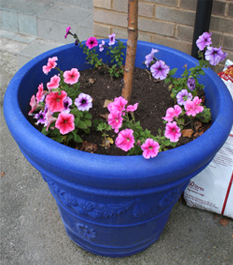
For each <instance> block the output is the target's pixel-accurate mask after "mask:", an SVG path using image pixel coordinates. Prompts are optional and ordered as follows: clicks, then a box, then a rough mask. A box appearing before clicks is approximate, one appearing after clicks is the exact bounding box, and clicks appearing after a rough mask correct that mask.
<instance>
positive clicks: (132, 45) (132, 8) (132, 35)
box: [122, 0, 138, 103]
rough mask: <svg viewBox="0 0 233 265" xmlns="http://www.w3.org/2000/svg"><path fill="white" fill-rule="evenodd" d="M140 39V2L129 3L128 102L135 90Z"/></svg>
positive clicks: (123, 92) (125, 93)
mask: <svg viewBox="0 0 233 265" xmlns="http://www.w3.org/2000/svg"><path fill="white" fill-rule="evenodd" d="M137 39H138V0H129V1H128V40H127V50H126V60H125V70H124V87H123V89H122V96H123V97H124V98H125V99H127V100H128V103H129V102H130V99H131V94H132V88H133V71H134V64H135V57H136V50H137Z"/></svg>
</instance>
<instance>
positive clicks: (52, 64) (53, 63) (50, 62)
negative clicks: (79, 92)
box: [42, 56, 58, 75]
mask: <svg viewBox="0 0 233 265" xmlns="http://www.w3.org/2000/svg"><path fill="white" fill-rule="evenodd" d="M57 60H58V58H57V57H56V56H54V57H52V58H49V59H48V63H47V65H44V66H43V67H42V69H43V72H44V73H45V74H46V75H47V74H48V73H49V72H50V71H51V70H52V69H53V68H55V67H56V65H57V63H56V61H57Z"/></svg>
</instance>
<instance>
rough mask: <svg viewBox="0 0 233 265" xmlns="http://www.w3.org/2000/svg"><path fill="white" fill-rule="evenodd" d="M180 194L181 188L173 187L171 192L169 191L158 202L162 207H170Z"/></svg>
mask: <svg viewBox="0 0 233 265" xmlns="http://www.w3.org/2000/svg"><path fill="white" fill-rule="evenodd" d="M179 196H180V192H179V190H178V189H177V188H176V189H173V190H171V191H170V192H168V193H167V194H166V195H165V196H164V197H163V198H162V199H161V200H160V201H159V203H158V205H159V207H160V208H165V207H166V208H168V207H169V206H170V205H172V204H173V203H174V202H175V201H176V200H177V199H178V198H179Z"/></svg>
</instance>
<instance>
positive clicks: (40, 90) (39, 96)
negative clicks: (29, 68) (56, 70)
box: [36, 83, 47, 102]
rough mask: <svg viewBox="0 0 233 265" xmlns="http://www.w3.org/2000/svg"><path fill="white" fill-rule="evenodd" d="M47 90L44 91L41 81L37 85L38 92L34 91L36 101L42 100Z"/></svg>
mask: <svg viewBox="0 0 233 265" xmlns="http://www.w3.org/2000/svg"><path fill="white" fill-rule="evenodd" d="M46 93H47V92H46V91H44V85H43V83H41V84H40V85H39V86H38V92H37V93H36V100H37V102H41V101H43V100H44V96H45V94H46Z"/></svg>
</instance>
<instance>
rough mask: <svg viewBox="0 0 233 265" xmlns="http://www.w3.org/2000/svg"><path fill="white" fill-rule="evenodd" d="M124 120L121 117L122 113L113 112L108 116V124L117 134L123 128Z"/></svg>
mask: <svg viewBox="0 0 233 265" xmlns="http://www.w3.org/2000/svg"><path fill="white" fill-rule="evenodd" d="M122 121H123V118H122V116H121V112H119V111H112V112H110V113H109V115H108V124H109V125H110V126H111V127H112V129H114V132H115V133H118V132H119V129H120V128H121V126H122Z"/></svg>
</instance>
